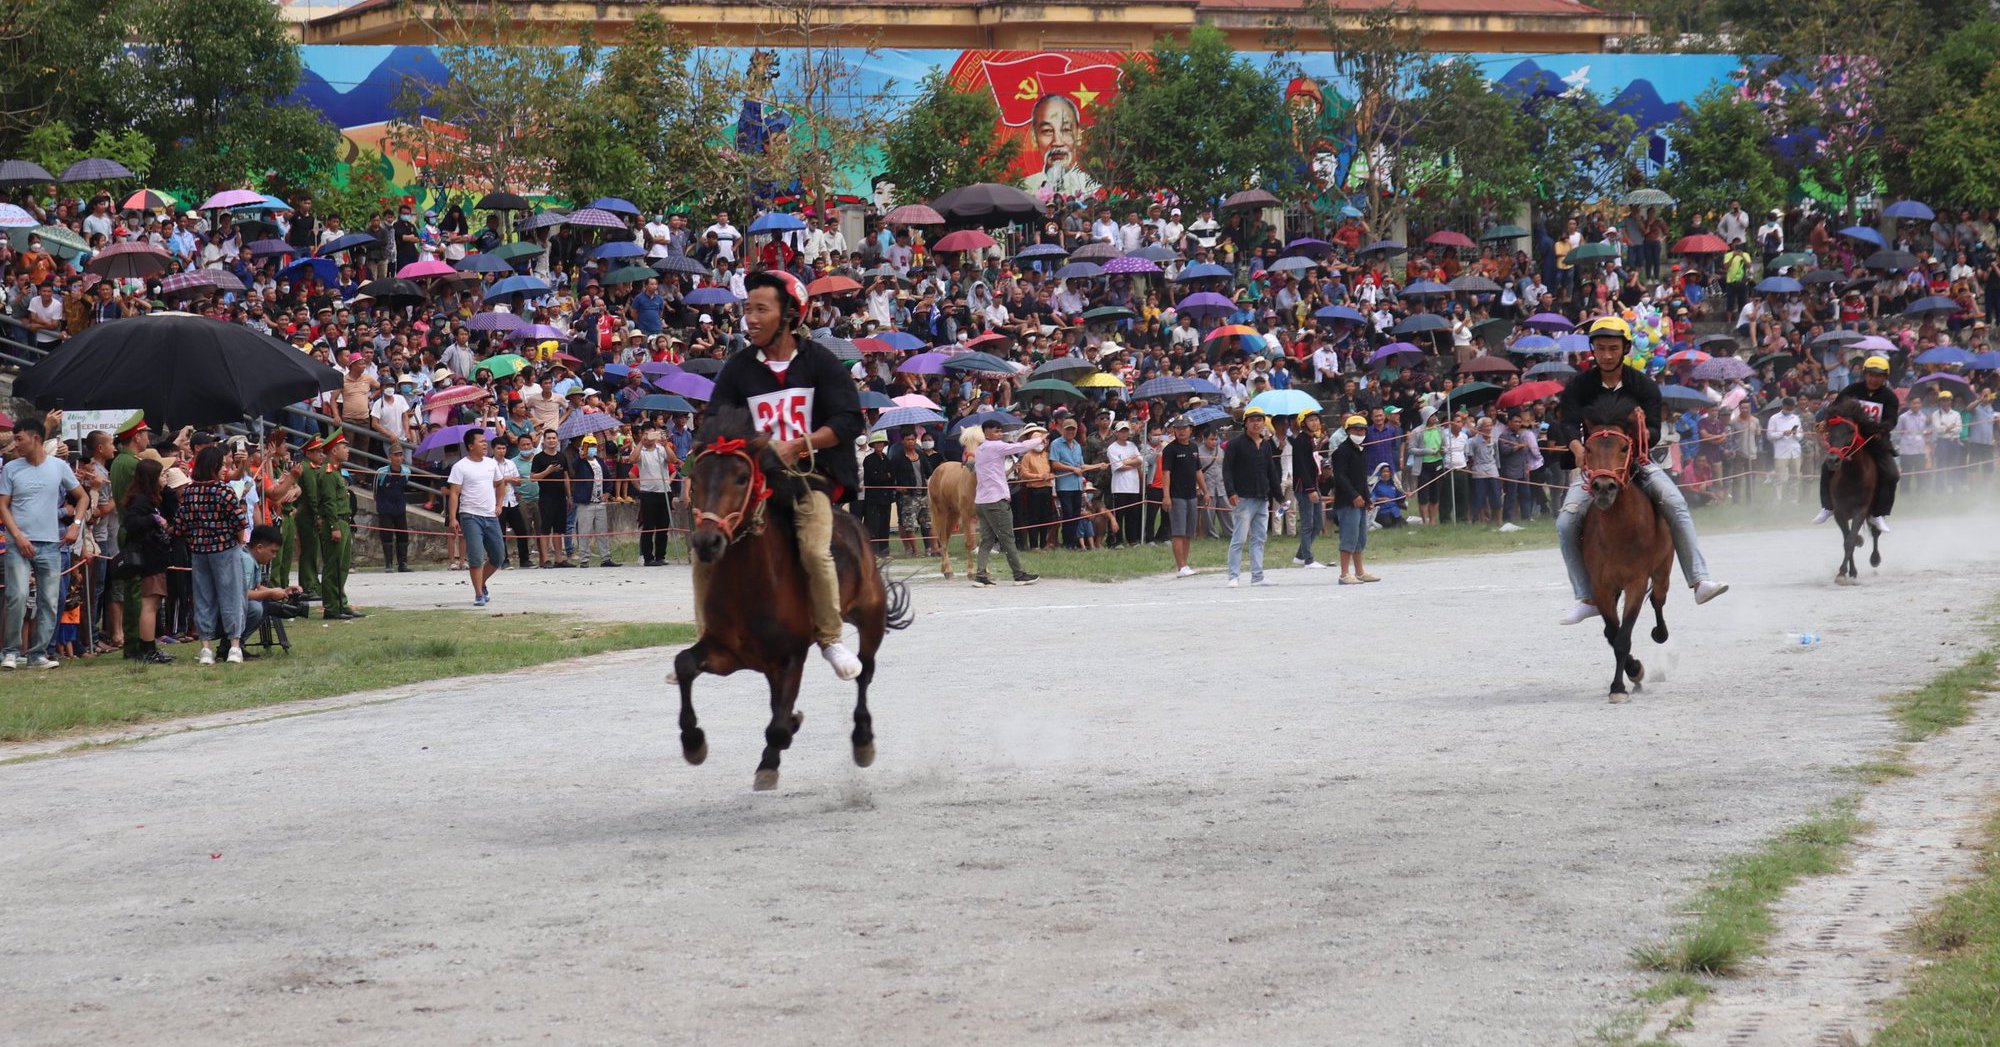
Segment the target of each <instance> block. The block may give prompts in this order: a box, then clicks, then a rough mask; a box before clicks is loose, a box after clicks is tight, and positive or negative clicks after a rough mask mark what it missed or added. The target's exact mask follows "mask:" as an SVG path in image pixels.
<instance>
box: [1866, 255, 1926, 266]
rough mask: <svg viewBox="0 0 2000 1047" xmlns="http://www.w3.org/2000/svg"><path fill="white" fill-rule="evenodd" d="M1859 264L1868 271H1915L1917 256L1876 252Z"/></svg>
mask: <svg viewBox="0 0 2000 1047" xmlns="http://www.w3.org/2000/svg"><path fill="white" fill-rule="evenodd" d="M1861 264H1862V265H1865V266H1867V267H1868V268H1870V269H1915V268H1916V267H1917V256H1916V255H1913V254H1911V253H1910V252H1908V251H1877V252H1875V253H1874V254H1871V255H1869V256H1868V260H1867V261H1865V262H1862V263H1861Z"/></svg>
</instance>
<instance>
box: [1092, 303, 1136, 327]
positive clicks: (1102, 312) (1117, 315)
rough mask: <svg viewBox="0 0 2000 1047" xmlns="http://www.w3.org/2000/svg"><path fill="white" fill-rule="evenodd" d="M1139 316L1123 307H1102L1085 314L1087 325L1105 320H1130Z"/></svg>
mask: <svg viewBox="0 0 2000 1047" xmlns="http://www.w3.org/2000/svg"><path fill="white" fill-rule="evenodd" d="M1137 315H1139V314H1137V313H1135V312H1133V311H1132V310H1130V309H1127V308H1125V307H1124V306H1122V305H1100V306H1098V307H1097V308H1095V309H1092V310H1090V311H1088V312H1086V313H1084V314H1083V321H1084V322H1085V323H1099V322H1102V321H1105V320H1130V319H1132V318H1133V317H1135V316H1137Z"/></svg>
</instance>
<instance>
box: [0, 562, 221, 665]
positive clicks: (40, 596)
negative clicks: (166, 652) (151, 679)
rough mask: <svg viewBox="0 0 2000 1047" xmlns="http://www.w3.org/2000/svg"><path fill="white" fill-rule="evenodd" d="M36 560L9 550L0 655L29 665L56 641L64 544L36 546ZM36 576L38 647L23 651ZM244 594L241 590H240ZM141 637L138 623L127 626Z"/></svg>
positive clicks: (43, 654)
mask: <svg viewBox="0 0 2000 1047" xmlns="http://www.w3.org/2000/svg"><path fill="white" fill-rule="evenodd" d="M34 546H35V549H34V556H33V557H32V558H30V557H26V556H22V555H21V553H20V551H19V550H18V549H16V548H15V547H14V545H13V544H12V543H9V544H8V546H7V563H6V572H7V576H6V577H7V605H6V615H7V617H6V620H5V622H4V623H0V654H11V655H26V656H27V659H28V660H29V661H31V662H32V661H34V660H35V659H37V658H41V657H44V656H46V655H47V654H48V651H49V642H50V641H52V640H54V639H55V638H56V612H57V610H58V601H59V600H60V599H61V598H62V580H61V576H62V543H61V542H36V543H34ZM30 567H32V568H33V570H34V572H35V645H34V646H33V647H30V648H28V649H27V650H25V651H23V650H22V649H21V626H22V625H23V624H24V623H25V622H26V621H27V618H28V571H29V569H30ZM237 590H238V591H239V592H240V591H242V586H237ZM126 628H128V629H131V630H132V633H133V635H135V636H136V635H138V630H139V626H138V620H137V619H133V620H132V621H130V622H127V623H126Z"/></svg>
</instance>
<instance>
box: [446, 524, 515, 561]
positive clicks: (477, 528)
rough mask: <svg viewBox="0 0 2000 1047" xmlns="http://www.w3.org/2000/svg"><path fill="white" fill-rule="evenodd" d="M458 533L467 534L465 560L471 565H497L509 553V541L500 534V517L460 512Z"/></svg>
mask: <svg viewBox="0 0 2000 1047" xmlns="http://www.w3.org/2000/svg"><path fill="white" fill-rule="evenodd" d="M458 533H459V534H461V535H464V536H465V562H466V564H467V565H468V566H471V567H484V566H486V565H487V564H489V563H490V564H492V565H494V566H495V567H498V566H499V565H500V561H501V560H502V559H504V558H505V557H506V555H507V542H506V540H505V539H504V538H502V537H501V535H500V518H499V517H497V516H473V515H471V514H469V513H459V514H458Z"/></svg>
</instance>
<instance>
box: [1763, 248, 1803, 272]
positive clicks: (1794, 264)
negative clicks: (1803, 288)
mask: <svg viewBox="0 0 2000 1047" xmlns="http://www.w3.org/2000/svg"><path fill="white" fill-rule="evenodd" d="M1812 260H1813V256H1812V255H1809V254H1807V253H1805V252H1804V251H1787V252H1785V253H1784V254H1781V255H1778V256H1777V257H1775V258H1773V259H1771V262H1770V264H1769V265H1767V266H1765V269H1767V270H1770V269H1796V268H1798V267H1799V266H1802V265H1810V264H1812Z"/></svg>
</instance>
